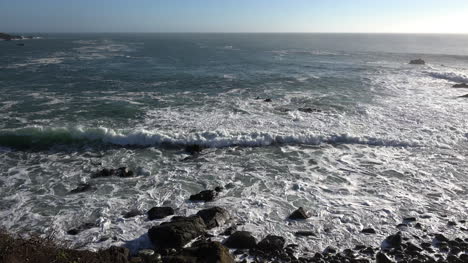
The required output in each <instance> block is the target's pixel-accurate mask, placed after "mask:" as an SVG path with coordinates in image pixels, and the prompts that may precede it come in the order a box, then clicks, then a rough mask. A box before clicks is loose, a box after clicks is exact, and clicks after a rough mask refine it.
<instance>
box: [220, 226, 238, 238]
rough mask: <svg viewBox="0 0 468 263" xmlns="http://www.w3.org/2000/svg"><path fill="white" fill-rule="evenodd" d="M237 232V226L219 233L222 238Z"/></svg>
mask: <svg viewBox="0 0 468 263" xmlns="http://www.w3.org/2000/svg"><path fill="white" fill-rule="evenodd" d="M236 230H237V226H230V227H228V228H227V229H226V230H224V231H223V233H221V235H222V236H230V235H232V233H234V232H235V231H236Z"/></svg>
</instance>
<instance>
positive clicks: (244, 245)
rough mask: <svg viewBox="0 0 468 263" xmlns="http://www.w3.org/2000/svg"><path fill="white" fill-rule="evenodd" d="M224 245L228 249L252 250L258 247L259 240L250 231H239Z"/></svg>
mask: <svg viewBox="0 0 468 263" xmlns="http://www.w3.org/2000/svg"><path fill="white" fill-rule="evenodd" d="M224 245H225V246H227V247H228V248H239V249H250V248H254V247H255V246H256V245H257V240H256V239H255V237H253V236H252V234H251V233H250V232H248V231H237V232H235V233H234V234H232V235H231V236H230V237H228V238H227V239H226V241H225V242H224Z"/></svg>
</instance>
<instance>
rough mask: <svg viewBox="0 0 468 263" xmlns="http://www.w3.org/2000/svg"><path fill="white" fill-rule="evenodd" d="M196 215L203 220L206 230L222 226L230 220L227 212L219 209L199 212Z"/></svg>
mask: <svg viewBox="0 0 468 263" xmlns="http://www.w3.org/2000/svg"><path fill="white" fill-rule="evenodd" d="M197 215H198V216H200V217H201V218H202V219H203V221H204V222H205V225H206V227H207V228H208V229H211V228H214V227H218V226H222V225H224V224H225V223H226V222H227V221H228V220H229V219H230V215H229V212H228V211H227V210H226V209H224V208H221V207H212V208H208V209H204V210H200V211H198V213H197Z"/></svg>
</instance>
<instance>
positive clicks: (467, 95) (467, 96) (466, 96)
mask: <svg viewBox="0 0 468 263" xmlns="http://www.w3.org/2000/svg"><path fill="white" fill-rule="evenodd" d="M460 98H468V94H466V95H463V96H460Z"/></svg>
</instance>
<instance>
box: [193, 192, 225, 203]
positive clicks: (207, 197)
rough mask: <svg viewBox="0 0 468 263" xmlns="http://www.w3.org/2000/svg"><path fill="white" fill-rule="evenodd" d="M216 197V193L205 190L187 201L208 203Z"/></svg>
mask: <svg viewBox="0 0 468 263" xmlns="http://www.w3.org/2000/svg"><path fill="white" fill-rule="evenodd" d="M217 195H218V192H216V191H214V190H205V191H201V192H200V193H198V194H194V195H191V196H190V198H189V199H190V201H203V202H210V201H213V200H214V199H215V198H216V196H217Z"/></svg>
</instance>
